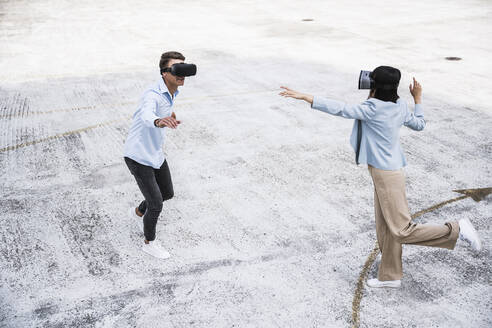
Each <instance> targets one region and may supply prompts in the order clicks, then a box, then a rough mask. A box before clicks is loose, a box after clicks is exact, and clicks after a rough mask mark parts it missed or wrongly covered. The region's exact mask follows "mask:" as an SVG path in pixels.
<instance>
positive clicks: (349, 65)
mask: <svg viewBox="0 0 492 328" xmlns="http://www.w3.org/2000/svg"><path fill="white" fill-rule="evenodd" d="M444 4H446V6H444ZM490 11H491V6H490V4H489V3H488V2H483V1H476V2H466V3H465V2H463V3H462V2H451V3H445V2H435V3H434V4H428V3H425V2H417V3H407V2H403V1H397V2H396V4H395V2H392V5H391V6H389V5H382V4H377V5H376V4H375V5H374V6H367V4H365V3H362V2H357V1H353V2H347V3H345V4H340V3H331V4H330V3H325V2H321V1H315V2H312V3H310V4H309V5H301V4H295V3H284V2H278V1H271V2H268V3H263V2H262V3H254V2H235V3H229V2H216V1H215V2H206V1H205V2H200V3H194V2H180V3H179V4H178V3H174V4H173V3H165V4H162V3H160V2H157V1H148V2H146V3H145V4H139V3H137V2H131V1H127V2H122V3H121V2H116V1H106V2H104V1H103V2H96V1H87V2H83V3H80V2H65V1H44V2H41V1H34V2H31V1H0V33H1V34H0V80H1V82H0V149H1V150H0V181H1V194H0V205H1V208H3V209H4V210H3V211H2V212H1V213H0V327H349V326H351V325H352V321H351V319H352V307H351V306H352V297H353V295H354V291H355V288H356V283H357V279H358V277H359V273H360V271H361V269H362V267H363V264H364V262H365V260H366V257H367V256H368V254H369V253H370V251H371V250H372V247H373V244H374V240H375V230H374V218H373V209H372V201H373V199H372V183H371V181H370V177H369V175H368V172H367V169H366V168H364V167H357V166H355V164H353V152H352V150H351V149H350V146H349V145H348V137H349V134H350V131H351V125H352V122H351V121H349V120H344V119H341V118H335V117H330V116H328V115H325V114H323V113H320V112H315V111H312V110H311V109H310V108H309V107H308V106H306V105H303V104H301V103H299V102H295V101H290V100H285V99H283V98H280V97H279V96H277V93H278V86H279V85H281V84H283V85H288V86H291V87H293V88H298V89H301V90H305V91H308V92H312V93H316V94H323V95H327V96H331V97H336V98H338V99H342V100H345V101H348V102H359V101H361V100H362V99H364V98H365V97H366V92H361V91H359V90H356V88H355V86H356V79H357V77H358V70H360V69H372V68H374V67H375V66H377V65H380V64H393V65H395V66H397V67H400V68H401V69H402V72H403V74H404V77H403V80H404V81H403V82H402V87H401V88H400V91H399V92H400V95H401V97H402V98H403V99H405V100H406V101H408V102H409V103H410V98H409V94H408V91H407V89H406V87H405V84H406V81H409V80H410V78H411V77H412V76H414V75H415V76H416V77H417V78H419V79H420V80H421V81H422V84H423V87H424V100H425V115H426V120H427V127H426V129H425V130H424V131H422V132H413V131H410V130H402V134H401V142H402V145H403V148H404V149H405V153H406V156H407V160H408V162H409V166H408V167H407V168H406V169H405V172H406V175H407V193H408V198H409V205H410V208H411V211H412V212H417V211H419V210H422V209H425V208H428V207H431V206H432V205H434V204H436V203H439V202H442V201H445V200H448V199H451V198H454V197H457V196H458V195H457V194H455V193H453V192H452V190H453V189H466V188H483V187H491V186H492V165H491V159H492V140H491V138H490V126H492V117H491V111H490V107H488V106H487V103H486V101H487V100H488V99H489V98H490V94H489V92H488V89H487V88H486V87H485V86H486V85H487V84H490V82H491V79H490V75H489V74H488V73H490V72H491V68H490V63H488V61H487V60H486V57H487V56H490V50H491V49H490V47H491V46H490V45H489V43H490V42H487V40H489V39H490V26H489V25H490V24H487V15H489V13H490ZM378 12H382V13H384V15H382V16H381V18H380V20H379V21H378V22H379V23H374V21H373V20H372V19H371V18H370V17H374V15H376V14H378ZM437 12H439V13H440V15H437V14H436V13H437ZM390 14H391V15H390ZM378 17H379V16H378ZM305 18H312V19H314V21H311V22H306V21H304V22H303V21H302V19H305ZM415 23H417V24H415ZM388 24H389V25H391V26H395V28H394V29H391V31H388V29H387V28H384V27H385V26H386V25H388ZM361 26H363V27H364V28H362V27H361ZM381 31H386V32H385V33H387V34H386V36H382V35H381ZM470 31H473V32H474V33H469V32H470ZM465 34H466V35H468V36H469V37H468V38H464V37H462V36H463V35H465ZM171 49H174V50H179V51H182V52H183V53H184V54H185V55H186V56H187V57H188V58H187V59H189V61H190V62H194V63H196V64H197V65H198V76H197V77H196V78H190V79H187V81H186V83H185V86H184V87H183V88H182V89H181V93H180V95H179V98H178V99H177V100H176V112H177V115H178V118H180V119H181V120H182V121H183V124H182V125H181V126H180V127H179V128H178V129H177V130H176V131H171V132H170V133H169V134H168V139H167V144H166V147H165V151H166V153H167V156H168V161H169V164H170V168H171V172H172V176H173V180H174V184H175V198H174V199H172V200H171V201H169V202H167V203H165V205H164V210H163V213H162V214H161V219H160V221H159V224H158V234H157V236H158V238H159V239H160V240H161V241H162V243H163V244H164V246H166V247H167V248H168V249H169V251H170V253H171V254H172V258H171V259H170V260H168V261H157V260H154V259H152V258H150V257H148V256H146V255H145V254H143V253H142V252H141V251H140V249H139V246H140V243H141V242H142V238H143V236H142V235H141V234H140V233H139V230H138V225H137V224H136V223H135V222H134V220H133V219H132V218H131V217H130V216H129V215H128V209H129V208H130V207H132V206H135V205H136V203H137V202H138V201H139V200H140V198H141V196H140V193H139V191H138V189H137V186H136V184H135V182H134V181H133V177H132V176H131V175H130V173H129V172H128V169H127V168H126V166H125V164H124V162H123V160H122V146H123V142H124V139H125V137H126V133H127V129H128V127H129V124H130V116H131V115H132V113H133V111H134V109H135V106H136V104H137V101H138V98H139V96H140V94H141V92H142V91H143V90H144V88H145V87H146V85H148V84H150V83H151V82H152V81H153V80H155V79H156V78H158V74H157V73H158V71H157V69H156V67H157V61H158V58H159V55H160V53H162V52H163V51H165V50H171ZM376 50H377V51H376ZM448 55H457V56H462V57H463V60H462V61H458V62H449V61H446V60H444V59H443V57H444V56H448ZM443 81H446V83H443ZM463 81H466V83H464V82H463ZM457 90H459V92H457ZM491 200H492V197H491V196H488V197H486V198H485V199H484V200H482V201H481V202H475V201H473V200H472V199H470V198H467V199H464V200H462V201H459V202H455V203H452V204H449V205H447V206H445V207H442V208H440V209H438V210H436V211H433V212H430V213H427V214H425V215H424V216H422V217H420V218H418V219H417V221H418V222H434V223H442V222H445V221H448V220H457V219H460V218H463V217H467V218H469V219H470V220H471V221H472V222H473V224H475V225H476V227H477V229H478V231H479V233H480V235H481V236H482V238H483V243H484V250H483V251H482V252H480V253H478V254H475V253H472V252H471V251H470V250H469V249H468V248H466V247H465V246H463V245H458V247H457V248H456V249H455V250H454V251H447V250H439V249H432V248H420V247H416V246H405V247H404V272H405V277H404V278H403V286H402V288H401V289H400V290H383V291H380V290H377V291H373V290H365V291H364V297H363V299H362V303H361V311H360V317H361V324H360V326H361V327H489V326H491V325H492V315H491V313H492V303H491V301H492V298H491V292H492V288H491V273H492V272H491V271H492V270H491V266H490V261H491V258H492V255H491V252H490V250H491V248H490V245H491V237H490V236H491V229H492V227H491V220H490V219H491V218H492V201H491ZM376 264H377V263H376ZM375 268H376V266H373V267H372V269H371V275H373V274H375V270H376V269H375Z"/></svg>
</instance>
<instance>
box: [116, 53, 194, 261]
mask: <svg viewBox="0 0 492 328" xmlns="http://www.w3.org/2000/svg"><path fill="white" fill-rule="evenodd" d="M184 60H185V57H184V56H183V55H182V54H181V53H179V52H175V51H170V52H165V53H163V54H162V56H161V59H160V62H159V68H160V70H161V77H160V78H159V79H158V81H156V83H154V84H153V85H152V86H150V87H149V88H148V89H147V90H146V91H145V92H144V94H143V96H142V98H141V99H140V103H139V106H138V108H137V110H136V111H135V113H134V114H133V122H132V125H131V127H130V130H129V132H128V136H127V139H126V142H125V151H124V154H125V162H126V165H127V166H128V168H129V169H130V172H131V173H132V174H133V176H134V177H135V180H136V181H137V184H138V187H139V188H140V191H141V192H142V194H143V196H144V198H145V199H144V200H143V201H142V202H141V203H140V205H139V206H138V207H136V208H135V209H132V214H133V213H134V215H136V216H137V218H138V219H139V220H142V219H141V218H142V217H143V231H144V235H145V240H144V244H143V246H142V250H143V251H144V252H146V253H148V254H150V255H152V256H154V257H157V258H161V259H166V258H169V257H170V254H169V252H167V251H166V250H165V249H164V248H163V247H162V246H161V245H160V243H159V242H158V241H156V240H155V228H156V224H157V219H158V218H159V214H160V213H161V210H162V203H163V201H166V200H168V199H171V198H172V197H173V196H174V191H173V184H172V180H171V174H170V172H169V166H168V164H167V161H166V159H165V157H164V152H163V150H162V146H163V144H164V140H165V135H166V130H167V129H176V128H177V127H178V125H179V124H180V123H181V122H180V121H178V120H176V115H175V113H174V112H173V111H172V107H173V105H174V99H175V98H176V96H177V95H178V93H179V92H178V87H180V86H182V85H183V84H184V80H185V78H184V77H180V76H177V75H173V74H172V73H171V72H170V71H169V68H170V67H171V66H172V65H173V64H177V63H183V62H184Z"/></svg>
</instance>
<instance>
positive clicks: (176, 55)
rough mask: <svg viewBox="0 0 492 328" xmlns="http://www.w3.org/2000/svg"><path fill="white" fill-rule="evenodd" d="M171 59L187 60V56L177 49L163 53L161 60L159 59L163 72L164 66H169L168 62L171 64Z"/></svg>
mask: <svg viewBox="0 0 492 328" xmlns="http://www.w3.org/2000/svg"><path fill="white" fill-rule="evenodd" d="M171 59H181V60H185V57H184V56H183V55H182V54H181V53H180V52H177V51H168V52H165V53H163V54H162V55H161V60H160V61H159V68H160V69H161V72H162V70H163V69H164V68H166V67H167V64H169V61H170V60H171Z"/></svg>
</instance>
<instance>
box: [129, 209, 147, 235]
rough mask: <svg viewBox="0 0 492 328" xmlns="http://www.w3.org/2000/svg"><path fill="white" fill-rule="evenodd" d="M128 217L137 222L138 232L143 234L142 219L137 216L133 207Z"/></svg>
mask: <svg viewBox="0 0 492 328" xmlns="http://www.w3.org/2000/svg"><path fill="white" fill-rule="evenodd" d="M130 217H131V218H132V220H135V222H137V226H138V230H139V231H141V232H142V233H144V225H143V217H141V216H138V215H137V212H136V211H135V207H132V208H130Z"/></svg>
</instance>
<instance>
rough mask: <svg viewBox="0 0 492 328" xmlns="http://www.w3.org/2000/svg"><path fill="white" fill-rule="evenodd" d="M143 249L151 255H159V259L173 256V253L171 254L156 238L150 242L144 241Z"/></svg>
mask: <svg viewBox="0 0 492 328" xmlns="http://www.w3.org/2000/svg"><path fill="white" fill-rule="evenodd" d="M142 250H143V251H144V252H145V253H147V254H149V255H152V256H154V257H157V258H158V259H168V258H170V257H171V254H169V252H168V251H166V250H165V249H164V248H163V247H162V246H161V244H159V242H158V241H156V240H153V241H149V243H148V244H145V243H144V244H143V246H142Z"/></svg>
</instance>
